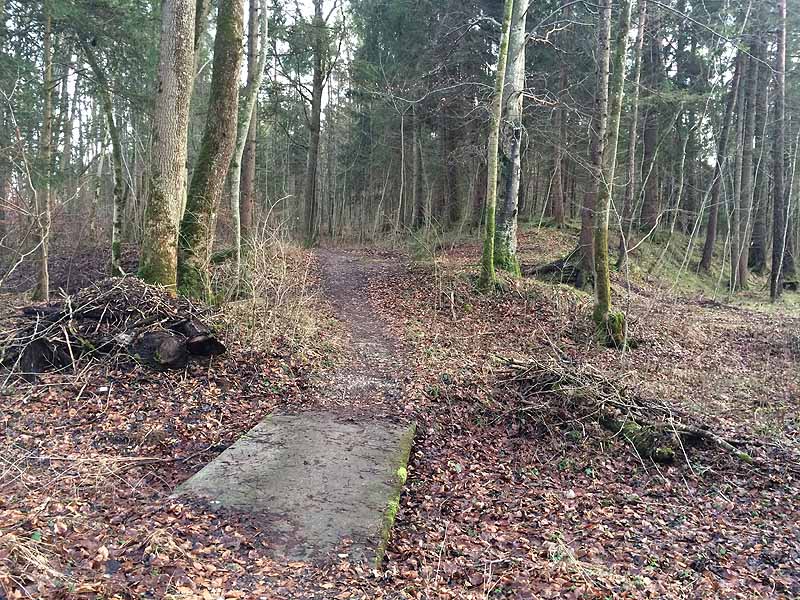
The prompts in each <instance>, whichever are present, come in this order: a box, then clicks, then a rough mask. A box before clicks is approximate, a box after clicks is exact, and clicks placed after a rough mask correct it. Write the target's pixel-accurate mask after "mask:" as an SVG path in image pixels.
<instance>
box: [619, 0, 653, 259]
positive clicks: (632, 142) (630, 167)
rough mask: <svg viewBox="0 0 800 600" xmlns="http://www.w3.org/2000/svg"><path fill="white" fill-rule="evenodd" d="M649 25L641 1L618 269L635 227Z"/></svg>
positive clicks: (634, 62)
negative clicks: (642, 87)
mask: <svg viewBox="0 0 800 600" xmlns="http://www.w3.org/2000/svg"><path fill="white" fill-rule="evenodd" d="M646 25H647V0H639V21H638V25H637V27H636V55H635V56H634V59H633V77H634V81H633V98H631V121H630V125H629V129H628V164H627V172H626V174H625V196H624V199H623V201H622V223H621V224H620V236H619V254H618V258H617V268H622V266H623V265H624V264H625V261H626V260H627V258H628V242H629V241H630V234H631V230H632V228H633V227H632V225H633V206H634V199H635V198H636V190H637V185H638V177H637V176H636V146H637V141H638V139H639V87H640V85H641V82H642V49H643V48H644V32H645V27H646Z"/></svg>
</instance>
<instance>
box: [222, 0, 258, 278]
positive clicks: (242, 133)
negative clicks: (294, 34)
mask: <svg viewBox="0 0 800 600" xmlns="http://www.w3.org/2000/svg"><path fill="white" fill-rule="evenodd" d="M250 2H251V5H250V19H251V20H252V19H255V18H258V23H259V24H258V30H259V37H260V38H261V45H260V46H259V47H258V50H257V52H258V54H257V58H255V57H254V58H253V59H252V60H254V61H256V60H257V63H256V64H255V65H253V66H252V71H253V73H252V74H253V76H252V78H251V77H249V75H248V80H247V86H246V87H245V89H244V93H243V94H242V96H243V98H244V100H243V102H242V110H241V114H240V115H239V122H238V127H237V132H236V147H235V148H234V150H233V157H232V158H231V163H230V173H229V174H228V179H229V181H230V185H231V187H230V191H231V217H232V218H233V247H234V251H235V252H236V273H237V274H240V273H241V266H242V231H243V227H242V225H243V224H244V223H247V220H248V219H249V221H250V222H249V224H247V225H246V226H245V228H244V231H245V232H247V235H249V234H250V232H248V228H252V217H253V207H254V204H255V202H254V197H255V150H256V148H255V140H254V139H253V140H252V142H253V143H252V152H253V154H252V160H253V162H252V165H249V166H248V168H251V169H252V173H251V174H247V172H246V171H245V175H244V177H242V155H243V154H244V152H245V148H246V147H247V146H248V145H249V144H250V141H251V131H252V132H255V129H256V127H257V118H256V104H257V103H258V90H259V89H260V88H261V82H262V81H263V79H264V67H265V66H266V63H267V23H268V16H267V3H266V1H265V0H250ZM253 6H258V7H259V8H258V9H257V10H255V11H254V9H253ZM259 10H260V11H261V16H260V17H257V16H254V14H253V13H254V12H256V13H257V12H258V11H259ZM250 36H251V37H254V36H253V28H252V27H251V28H250ZM251 51H252V52H256V47H255V43H254V45H253V47H252V48H251ZM248 60H250V59H248ZM250 68H251V65H250V63H249V62H248V70H250ZM251 175H252V178H253V179H252V182H247V184H246V185H245V180H246V179H248V178H249V177H250V176H251ZM240 180H241V181H242V185H241V186H240V185H239V181H240ZM251 183H252V185H251ZM246 187H249V188H250V189H248V190H247V191H248V193H250V194H251V197H250V199H249V200H248V199H247V198H245V199H244V204H245V205H247V203H248V202H250V205H249V206H248V207H246V208H245V209H244V210H240V206H239V192H240V190H242V191H244V190H245V188H246Z"/></svg>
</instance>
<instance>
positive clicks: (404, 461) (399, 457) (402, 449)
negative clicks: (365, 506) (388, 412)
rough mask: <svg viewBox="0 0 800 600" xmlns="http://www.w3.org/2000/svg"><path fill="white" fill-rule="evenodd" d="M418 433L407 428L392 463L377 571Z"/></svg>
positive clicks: (409, 427)
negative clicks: (391, 479) (390, 485)
mask: <svg viewBox="0 0 800 600" xmlns="http://www.w3.org/2000/svg"><path fill="white" fill-rule="evenodd" d="M416 432H417V426H416V424H414V423H412V424H411V425H409V426H408V427H407V428H406V431H405V433H404V434H403V437H402V438H401V439H400V443H399V445H398V450H397V454H396V455H395V457H394V460H393V461H392V462H393V465H392V466H393V468H394V484H393V485H394V488H393V490H392V495H391V497H390V498H389V502H388V503H387V504H386V509H385V510H384V512H383V528H382V529H381V539H380V542H379V544H378V547H377V548H376V550H375V568H376V569H379V568H380V567H381V564H382V563H383V557H384V556H385V555H386V547H387V546H388V545H389V538H390V536H391V534H392V527H393V526H394V520H395V519H396V518H397V512H398V511H399V510H400V495H401V493H402V492H403V486H404V485H405V483H406V480H407V479H408V459H409V457H410V456H411V448H412V446H413V445H414V435H415V434H416Z"/></svg>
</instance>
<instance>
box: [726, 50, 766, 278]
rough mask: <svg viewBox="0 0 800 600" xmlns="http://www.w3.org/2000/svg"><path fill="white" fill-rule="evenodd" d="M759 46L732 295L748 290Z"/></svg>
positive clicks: (754, 64) (752, 74)
mask: <svg viewBox="0 0 800 600" xmlns="http://www.w3.org/2000/svg"><path fill="white" fill-rule="evenodd" d="M759 46H760V43H759V41H758V39H757V38H756V41H755V43H754V44H753V45H752V46H751V53H752V55H753V56H752V58H751V59H750V69H749V72H748V81H749V83H748V89H747V109H746V110H747V116H746V119H745V125H744V134H743V138H742V186H741V193H740V196H739V199H738V208H739V234H738V236H737V239H738V241H739V246H738V248H737V250H738V254H737V255H736V256H735V257H734V259H732V260H731V265H732V266H733V267H735V268H732V279H731V291H736V290H739V289H743V288H744V287H746V286H747V275H748V272H747V262H748V246H749V243H748V234H749V225H750V218H751V217H750V215H751V214H752V209H753V151H754V148H753V144H754V141H755V132H756V112H757V111H756V98H757V96H758V82H759V70H760V65H759V61H760V60H761V59H760V56H761V53H760V50H759ZM734 260H735V262H734Z"/></svg>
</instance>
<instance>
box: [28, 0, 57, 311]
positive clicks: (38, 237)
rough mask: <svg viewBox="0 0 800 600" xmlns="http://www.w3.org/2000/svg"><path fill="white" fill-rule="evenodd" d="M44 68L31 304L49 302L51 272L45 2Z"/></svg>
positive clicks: (49, 58)
mask: <svg viewBox="0 0 800 600" xmlns="http://www.w3.org/2000/svg"><path fill="white" fill-rule="evenodd" d="M44 11H45V25H44V48H43V52H44V64H43V73H42V74H43V77H42V102H43V111H42V131H41V138H40V140H39V161H38V162H39V164H38V168H37V173H38V175H37V178H36V179H37V183H36V185H35V189H34V190H33V218H34V219H35V222H36V224H35V227H34V243H35V244H36V257H37V258H36V262H37V265H36V266H37V278H36V286H35V287H34V289H33V294H32V298H33V300H39V301H45V302H46V301H47V300H49V299H50V271H49V268H48V252H49V246H50V225H51V219H50V217H51V215H50V188H51V175H52V173H51V164H50V161H51V156H52V153H53V18H52V15H51V14H50V3H49V2H48V1H45V3H44Z"/></svg>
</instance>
